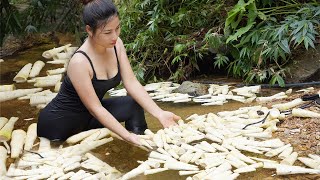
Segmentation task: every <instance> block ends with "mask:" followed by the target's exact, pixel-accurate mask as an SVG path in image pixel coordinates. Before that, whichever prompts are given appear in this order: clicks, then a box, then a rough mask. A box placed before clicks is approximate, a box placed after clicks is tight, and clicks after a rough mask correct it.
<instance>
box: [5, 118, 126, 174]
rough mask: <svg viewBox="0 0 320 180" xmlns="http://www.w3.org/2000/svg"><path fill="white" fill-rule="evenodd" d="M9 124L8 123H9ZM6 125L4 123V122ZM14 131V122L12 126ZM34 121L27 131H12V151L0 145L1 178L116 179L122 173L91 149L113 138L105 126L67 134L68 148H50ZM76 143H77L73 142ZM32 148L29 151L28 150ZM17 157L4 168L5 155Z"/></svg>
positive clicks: (48, 142)
mask: <svg viewBox="0 0 320 180" xmlns="http://www.w3.org/2000/svg"><path fill="white" fill-rule="evenodd" d="M8 123H9V122H8ZM6 126H7V125H6ZM11 127H12V129H11V131H12V130H13V125H12V126H11ZM36 129H37V124H36V123H34V124H31V125H30V126H29V128H28V131H27V132H25V131H23V130H21V129H17V130H13V132H12V139H11V142H10V146H11V152H10V153H9V151H8V150H7V149H6V148H4V147H2V146H0V178H1V177H2V178H12V179H79V178H81V179H88V180H89V179H92V180H93V179H116V178H118V177H120V176H121V173H120V172H119V171H118V170H116V169H115V168H113V167H111V166H110V165H108V164H107V163H105V162H103V161H101V160H100V159H98V158H97V157H95V156H94V155H92V154H91V153H89V151H90V150H92V149H95V148H96V147H98V146H101V145H104V144H106V143H108V142H110V141H112V140H113V138H112V137H108V136H110V131H109V130H108V129H106V128H101V129H94V130H89V131H85V132H81V133H79V134H76V135H74V136H72V137H70V138H69V139H68V140H67V143H69V144H71V145H70V146H67V147H62V146H60V147H59V148H57V149H53V148H51V145H50V141H49V140H48V139H46V138H43V137H39V139H40V142H39V146H38V150H36V151H35V150H34V149H35V148H34V147H35V146H37V144H34V142H35V141H36V139H37V131H36ZM76 143H77V144H76ZM31 150H32V151H31ZM8 153H9V154H10V157H11V158H14V159H16V162H15V163H12V164H10V166H9V168H8V171H7V170H6V159H7V154H8Z"/></svg>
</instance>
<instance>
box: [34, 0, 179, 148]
mask: <svg viewBox="0 0 320 180" xmlns="http://www.w3.org/2000/svg"><path fill="white" fill-rule="evenodd" d="M84 4H85V5H84V10H83V21H84V23H85V25H86V31H87V33H88V38H87V40H86V41H85V42H84V43H83V45H82V46H81V47H80V48H79V49H78V51H77V52H76V53H75V54H74V55H73V57H72V58H71V60H70V62H69V65H68V68H67V75H66V76H65V78H64V80H63V83H62V85H61V88H60V91H59V93H58V95H57V96H56V97H55V98H54V99H53V100H52V101H51V102H50V103H49V104H48V105H47V106H46V107H45V108H44V109H43V110H42V111H41V112H40V115H39V119H38V135H39V136H41V137H46V138H48V139H50V140H59V141H61V140H62V141H63V140H65V139H67V138H68V137H70V136H71V135H73V134H76V133H79V132H81V131H84V130H88V129H94V128H101V127H107V128H108V129H110V130H111V131H113V132H114V133H116V134H118V135H119V136H120V137H121V138H123V139H124V140H126V141H128V142H131V143H134V144H136V145H140V141H139V138H138V136H136V135H135V134H143V132H144V130H145V129H146V128H147V124H146V121H145V117H144V111H143V109H145V110H146V111H148V112H149V113H150V114H152V115H153V116H154V117H156V118H157V119H158V120H159V121H160V123H161V124H162V125H163V127H169V126H171V125H175V124H176V122H175V121H176V120H178V119H180V117H179V116H176V115H175V114H173V113H171V112H168V111H164V110H162V109H161V108H159V107H158V106H157V105H156V103H155V102H154V101H153V100H152V99H151V98H150V97H149V95H148V93H147V92H146V91H145V90H144V88H143V86H142V85H141V84H140V83H139V81H138V80H137V79H136V78H135V76H134V73H133V71H132V69H131V66H130V63H129V60H128V57H127V54H126V50H125V47H124V45H123V42H122V41H121V39H120V38H119V34H120V20H119V14H118V11H117V9H116V7H115V5H114V4H113V3H112V1H111V0H87V1H84ZM121 80H122V82H123V84H124V86H125V88H126V90H127V92H128V93H129V94H130V96H131V97H132V98H131V97H130V96H126V97H117V98H109V99H103V96H104V94H105V93H106V92H107V90H109V89H111V88H113V87H115V86H117V85H118V84H119V83H120V81H121ZM142 108H143V109H142ZM118 120H119V121H125V127H126V128H124V127H123V126H122V125H121V124H120V123H119V122H118ZM128 130H129V131H131V132H133V133H130V132H129V131H128Z"/></svg>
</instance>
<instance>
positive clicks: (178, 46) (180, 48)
mask: <svg viewBox="0 0 320 180" xmlns="http://www.w3.org/2000/svg"><path fill="white" fill-rule="evenodd" d="M186 48H187V46H186V45H184V44H176V45H175V46H174V48H173V51H174V52H175V53H179V54H180V53H181V52H182V51H183V50H185V49H186Z"/></svg>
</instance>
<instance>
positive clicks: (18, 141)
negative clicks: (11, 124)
mask: <svg viewBox="0 0 320 180" xmlns="http://www.w3.org/2000/svg"><path fill="white" fill-rule="evenodd" d="M26 134H27V133H26V132H25V131H24V130H22V129H17V130H14V131H13V132H12V139H11V142H10V146H11V158H18V157H19V155H20V154H21V152H22V149H23V144H24V141H25V139H26Z"/></svg>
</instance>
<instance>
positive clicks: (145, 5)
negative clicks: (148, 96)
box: [118, 0, 224, 81]
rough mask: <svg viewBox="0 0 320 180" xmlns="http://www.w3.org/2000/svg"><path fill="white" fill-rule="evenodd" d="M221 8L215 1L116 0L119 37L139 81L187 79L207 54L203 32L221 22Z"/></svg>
mask: <svg viewBox="0 0 320 180" xmlns="http://www.w3.org/2000/svg"><path fill="white" fill-rule="evenodd" d="M223 6H224V1H214V0H198V1H184V0H177V1H164V0H153V1H151V0H132V1H126V0H122V1H119V5H118V7H119V11H120V15H121V21H122V22H121V24H122V35H121V37H122V39H123V41H124V42H125V43H126V48H127V51H128V54H129V58H130V59H131V63H132V65H133V67H134V69H135V70H138V72H139V74H140V75H139V77H140V79H144V80H145V81H148V80H156V79H157V78H154V77H156V76H157V75H159V74H162V75H163V74H164V75H165V76H167V77H170V79H171V80H184V79H187V78H188V77H190V75H191V73H192V72H194V71H195V70H197V69H199V67H198V64H197V61H199V60H200V59H201V58H202V57H203V55H204V53H206V52H207V49H208V46H207V43H206V42H204V41H203V39H204V37H205V35H206V33H207V32H208V30H210V29H211V27H215V26H219V25H220V24H221V22H222V21H221V19H222V18H221V15H220V13H221V11H222V10H223ZM141 71H144V73H142V72H141ZM142 75H144V76H142ZM165 76H164V77H165Z"/></svg>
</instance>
